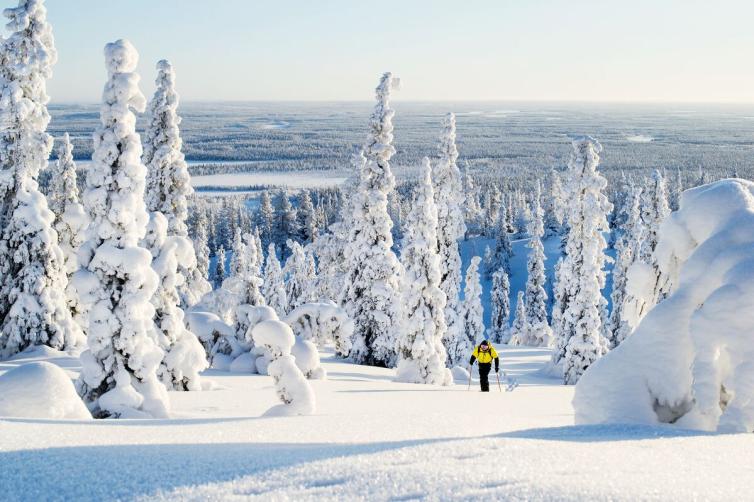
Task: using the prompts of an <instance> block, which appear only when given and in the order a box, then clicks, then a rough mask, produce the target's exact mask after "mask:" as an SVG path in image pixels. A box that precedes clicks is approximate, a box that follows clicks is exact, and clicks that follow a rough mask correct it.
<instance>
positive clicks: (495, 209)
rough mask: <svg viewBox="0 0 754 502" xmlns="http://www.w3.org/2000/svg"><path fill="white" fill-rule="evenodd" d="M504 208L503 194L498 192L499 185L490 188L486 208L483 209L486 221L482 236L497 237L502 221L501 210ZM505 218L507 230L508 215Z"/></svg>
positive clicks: (486, 197)
mask: <svg viewBox="0 0 754 502" xmlns="http://www.w3.org/2000/svg"><path fill="white" fill-rule="evenodd" d="M503 207H505V204H504V203H503V201H502V194H501V193H500V190H498V188H497V185H492V186H490V188H489V190H488V191H487V195H486V196H485V198H484V208H483V209H482V212H483V219H484V221H483V223H482V229H481V230H482V234H483V235H485V236H486V237H491V236H494V235H495V231H496V230H497V228H498V221H499V219H500V210H501V208H503ZM505 216H506V218H505V219H506V228H507V214H506V215H505Z"/></svg>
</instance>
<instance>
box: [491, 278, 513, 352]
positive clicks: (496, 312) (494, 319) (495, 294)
mask: <svg viewBox="0 0 754 502" xmlns="http://www.w3.org/2000/svg"><path fill="white" fill-rule="evenodd" d="M510 289H511V286H510V282H509V281H508V274H506V273H505V270H504V269H503V268H499V269H497V270H496V271H495V273H494V274H492V291H491V297H492V298H491V309H492V312H491V318H490V329H489V333H490V334H489V339H490V341H491V342H492V343H508V338H509V337H510V330H509V329H508V321H509V318H510V312H511V304H510Z"/></svg>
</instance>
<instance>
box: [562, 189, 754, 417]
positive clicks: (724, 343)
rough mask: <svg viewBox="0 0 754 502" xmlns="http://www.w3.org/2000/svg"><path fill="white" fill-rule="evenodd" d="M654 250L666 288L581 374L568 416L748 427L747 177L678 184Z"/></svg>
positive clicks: (750, 228) (752, 345) (752, 269)
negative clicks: (677, 198) (674, 206)
mask: <svg viewBox="0 0 754 502" xmlns="http://www.w3.org/2000/svg"><path fill="white" fill-rule="evenodd" d="M656 257H657V264H658V267H659V268H660V272H661V274H665V276H666V277H667V278H668V281H669V283H670V284H671V289H670V293H669V295H668V297H667V298H666V299H665V300H664V301H662V302H661V303H659V304H658V305H657V306H656V307H654V308H653V309H652V310H651V311H649V313H648V314H647V315H646V317H644V318H643V319H642V321H641V323H640V324H639V325H638V326H637V328H636V330H635V331H634V333H633V334H632V335H631V336H630V337H629V338H628V339H626V341H625V342H623V343H622V344H621V345H620V346H619V347H618V348H617V349H615V350H614V351H612V352H610V353H609V354H607V355H606V356H605V357H603V358H602V359H601V360H599V361H598V362H597V363H596V364H594V365H593V367H592V368H591V369H590V370H589V371H588V372H587V373H585V374H584V376H583V378H582V379H581V380H580V381H579V384H578V385H577V387H576V393H575V397H574V400H573V404H574V408H575V411H576V422H577V423H579V424H586V423H609V422H636V423H648V424H652V423H661V422H665V423H675V424H677V425H679V426H681V427H688V428H695V429H702V430H718V431H740V432H743V431H748V432H751V431H754V183H751V182H748V181H744V180H739V179H728V180H722V181H718V182H716V183H712V184H709V185H705V186H701V187H698V188H694V189H692V190H687V191H686V192H684V193H683V195H682V197H681V203H680V209H679V210H678V211H676V212H674V213H672V214H671V215H670V216H669V217H668V218H667V219H666V220H665V221H664V222H663V224H662V226H661V227H660V237H659V242H658V245H657V248H656ZM632 280H639V279H636V278H634V277H629V282H631V281H632ZM632 287H633V288H634V290H635V291H642V290H643V291H651V290H652V288H651V287H647V285H636V284H634V285H632Z"/></svg>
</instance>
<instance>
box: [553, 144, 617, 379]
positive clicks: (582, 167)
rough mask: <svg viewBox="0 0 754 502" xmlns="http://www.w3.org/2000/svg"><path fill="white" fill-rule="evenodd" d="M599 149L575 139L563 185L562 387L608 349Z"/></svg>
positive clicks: (605, 209) (605, 205)
mask: <svg viewBox="0 0 754 502" xmlns="http://www.w3.org/2000/svg"><path fill="white" fill-rule="evenodd" d="M601 150H602V147H601V146H600V144H599V143H598V142H597V141H596V140H594V139H592V138H590V137H582V138H578V139H575V140H574V141H573V153H572V154H571V160H570V162H569V163H568V182H567V183H566V186H565V187H564V188H565V200H567V201H568V205H567V208H566V213H565V221H566V223H567V224H568V236H567V239H566V245H565V253H566V254H565V257H564V258H563V261H562V263H561V265H560V267H559V273H558V281H559V285H558V287H559V288H562V295H563V296H562V298H560V299H559V308H561V311H562V314H561V319H560V325H559V326H557V327H558V329H559V330H560V332H559V333H557V334H556V339H557V343H558V348H557V350H556V351H555V352H554V354H553V363H555V364H558V363H560V361H561V360H562V361H563V379H564V382H565V383H566V384H575V383H576V382H577V381H578V379H579V377H580V376H581V375H582V374H583V373H584V371H586V369H587V368H588V367H589V366H590V365H591V364H592V363H593V362H594V361H596V360H597V359H598V358H599V357H601V356H602V355H603V354H604V353H605V351H606V350H607V340H606V339H605V338H604V337H603V336H602V325H601V322H602V321H601V312H602V311H603V307H604V303H606V302H605V299H604V298H603V297H602V293H601V291H600V290H601V289H602V288H603V287H604V285H605V271H604V265H605V253H604V250H605V247H606V246H607V243H606V242H605V238H604V237H603V235H602V232H604V231H606V230H608V228H607V215H608V214H609V213H610V211H611V210H612V205H611V204H610V202H609V201H608V200H607V197H605V195H604V193H603V190H604V189H605V187H606V186H607V181H606V180H605V178H604V177H603V176H602V175H601V174H600V173H599V172H598V171H597V166H598V164H599V152H600V151H601Z"/></svg>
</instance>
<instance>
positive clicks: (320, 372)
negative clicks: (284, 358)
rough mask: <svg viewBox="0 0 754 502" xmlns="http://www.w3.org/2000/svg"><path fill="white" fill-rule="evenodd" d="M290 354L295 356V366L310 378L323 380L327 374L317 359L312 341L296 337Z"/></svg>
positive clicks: (316, 352) (317, 352)
mask: <svg viewBox="0 0 754 502" xmlns="http://www.w3.org/2000/svg"><path fill="white" fill-rule="evenodd" d="M291 355H292V356H293V357H295V358H296V366H298V369H300V370H301V372H302V373H303V374H304V376H306V378H308V379H310V380H324V379H325V378H326V376H327V373H326V372H325V369H324V368H323V367H322V366H321V364H320V361H319V351H318V350H317V346H316V345H314V343H312V342H310V341H308V340H302V339H301V338H298V337H296V343H294V344H293V347H292V348H291Z"/></svg>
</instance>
